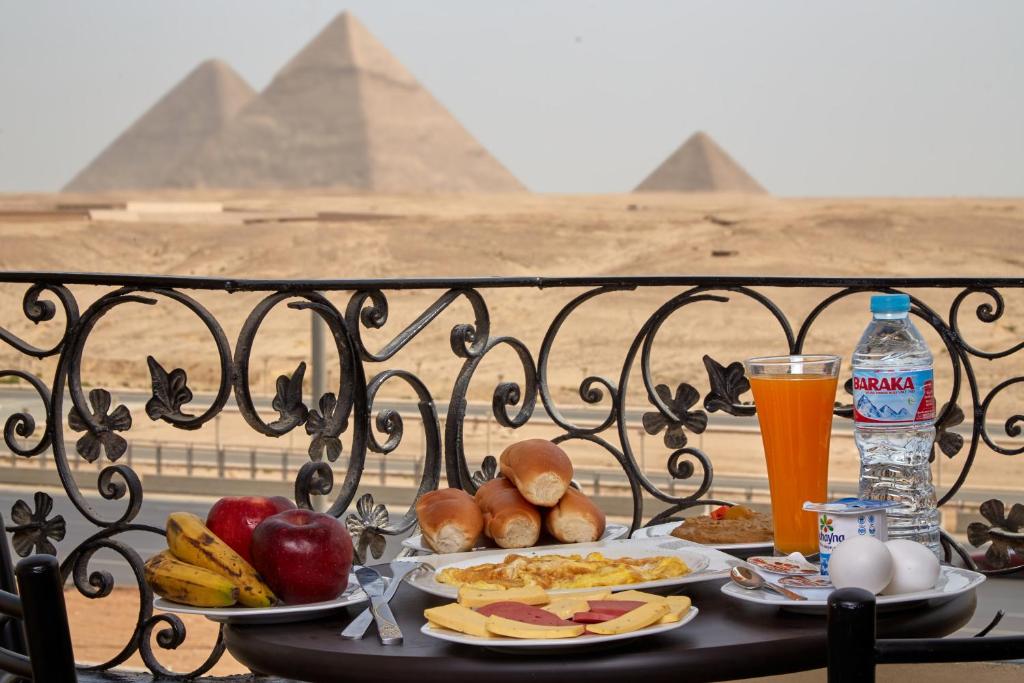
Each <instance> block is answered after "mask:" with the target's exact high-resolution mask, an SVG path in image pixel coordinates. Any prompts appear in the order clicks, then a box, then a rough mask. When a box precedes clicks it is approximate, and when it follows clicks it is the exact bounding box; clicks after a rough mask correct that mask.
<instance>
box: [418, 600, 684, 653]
mask: <svg viewBox="0 0 1024 683" xmlns="http://www.w3.org/2000/svg"><path fill="white" fill-rule="evenodd" d="M697 612H698V610H697V608H696V607H691V608H690V611H689V612H687V613H686V615H685V616H684V617H683V618H682V619H680V620H679V621H675V622H672V623H671V624H654V625H653V626H648V627H647V628H642V629H640V630H638V631H630V632H629V633H617V634H615V635H612V636H599V635H597V634H594V633H587V634H584V635H582V636H577V637H576V638H505V637H503V636H495V637H493V638H481V637H480V636H469V635H466V634H465V633H459V632H457V631H450V630H448V629H446V628H435V627H433V626H431V625H430V624H423V627H422V628H420V633H422V634H423V635H426V636H430V637H431V638H438V639H440V640H447V641H448V642H450V643H459V644H460V645H475V646H476V647H486V648H488V649H490V650H498V651H499V652H500V651H502V650H524V649H525V650H529V651H530V652H531V653H537V654H541V653H551V654H557V653H559V652H565V651H566V650H575V649H576V648H581V647H591V646H596V645H602V644H607V643H612V642H615V641H617V640H631V639H633V638H644V637H646V636H656V635H658V634H659V633H666V632H668V631H674V630H675V629H677V628H680V627H682V626H685V625H686V624H688V623H690V622H691V621H693V620H694V618H696V616H697Z"/></svg>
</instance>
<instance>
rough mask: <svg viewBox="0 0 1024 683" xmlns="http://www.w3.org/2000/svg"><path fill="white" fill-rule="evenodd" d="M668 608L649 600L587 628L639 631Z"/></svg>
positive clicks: (610, 631) (611, 632)
mask: <svg viewBox="0 0 1024 683" xmlns="http://www.w3.org/2000/svg"><path fill="white" fill-rule="evenodd" d="M669 610H670V607H669V604H668V601H666V600H664V599H663V600H662V601H661V602H649V603H647V604H646V605H643V606H642V607H637V608H636V609H634V610H630V611H629V612H626V613H625V614H623V615H622V616H621V617H616V618H615V619H610V620H609V621H603V622H601V623H599V624H588V625H587V630H588V631H590V632H591V633H596V634H598V635H602V636H611V635H615V634H618V633H629V632H630V631H639V630H640V629H642V628H646V627H648V626H650V625H651V624H656V623H658V622H659V621H661V619H662V618H663V617H664V616H665V615H666V614H668V613H669ZM488 627H489V625H488Z"/></svg>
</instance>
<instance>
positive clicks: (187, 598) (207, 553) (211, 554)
mask: <svg viewBox="0 0 1024 683" xmlns="http://www.w3.org/2000/svg"><path fill="white" fill-rule="evenodd" d="M167 547H168V550H165V551H163V552H161V553H158V554H156V555H154V556H153V557H151V558H150V559H149V560H147V561H146V564H145V573H146V582H147V583H148V584H149V586H150V587H151V588H152V589H153V592H155V593H156V594H157V595H159V596H161V597H163V598H166V599H168V600H172V601H174V602H180V603H183V604H186V605H193V606H195V607H229V606H231V605H234V604H235V603H241V604H242V605H244V606H246V607H270V606H271V605H274V604H276V603H277V598H276V597H275V596H274V593H273V592H272V591H271V590H270V588H269V587H267V584H265V583H263V580H262V579H261V578H260V577H259V575H258V574H257V573H256V570H255V569H253V568H252V565H250V564H249V563H248V562H246V561H245V560H244V559H243V558H242V556H241V555H239V554H238V553H236V552H235V551H234V550H232V549H231V548H230V547H229V546H228V545H227V544H226V543H224V541H222V540H220V539H219V538H217V536H215V535H214V534H213V533H212V532H211V531H210V530H209V529H207V528H206V525H205V524H203V521H202V520H201V519H200V518H199V517H197V516H196V515H193V514H192V513H189V512H174V513H172V514H171V515H169V516H168V517H167Z"/></svg>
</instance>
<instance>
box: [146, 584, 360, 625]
mask: <svg viewBox="0 0 1024 683" xmlns="http://www.w3.org/2000/svg"><path fill="white" fill-rule="evenodd" d="M366 601H367V598H366V593H364V592H363V589H362V588H360V587H359V581H358V580H357V579H356V575H355V574H349V577H348V586H346V587H345V590H344V592H343V593H342V594H341V595H339V596H338V597H337V598H335V599H334V600H326V601H324V602H311V603H308V604H306V605H275V606H273V607H242V606H241V605H233V606H231V607H193V606H191V605H182V604H181V603H177V602H172V601H170V600H165V599H164V598H160V597H158V598H156V599H155V600H153V607H154V609H157V610H160V611H161V612H175V613H177V614H198V615H200V616H204V617H206V618H207V619H209V620H210V621H217V622H221V623H226V624H287V623H290V622H293V621H307V620H309V619H317V618H319V617H321V616H323V615H324V614H327V613H329V612H333V611H335V610H339V609H342V608H345V607H349V606H351V605H360V604H362V603H364V602H366Z"/></svg>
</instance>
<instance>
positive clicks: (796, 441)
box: [750, 374, 837, 555]
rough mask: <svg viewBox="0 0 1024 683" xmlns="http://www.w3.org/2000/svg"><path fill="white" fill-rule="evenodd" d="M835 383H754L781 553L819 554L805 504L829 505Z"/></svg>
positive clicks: (795, 378) (794, 379)
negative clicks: (829, 448) (821, 503)
mask: <svg viewBox="0 0 1024 683" xmlns="http://www.w3.org/2000/svg"><path fill="white" fill-rule="evenodd" d="M836 382H837V378H836V377H829V376H827V375H820V374H819V375H798V374H792V375H790V374H778V375H763V376H759V377H750V389H751V391H752V392H753V393H754V403H755V405H756V406H757V419H758V421H759V422H760V423H761V440H762V441H763V442H764V454H765V459H766V460H767V462H768V486H769V488H770V489H771V494H772V520H773V522H774V524H775V549H776V550H777V551H779V552H782V553H792V552H801V553H803V554H804V555H812V554H815V553H817V552H818V529H817V526H816V525H815V516H814V515H812V514H810V513H808V512H805V511H804V510H803V504H804V502H805V501H823V500H825V494H826V489H827V483H828V447H829V439H830V437H831V434H832V407H833V403H834V401H835V398H836Z"/></svg>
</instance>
